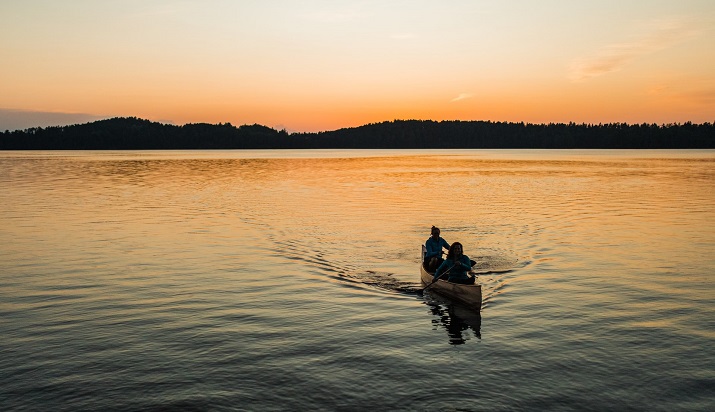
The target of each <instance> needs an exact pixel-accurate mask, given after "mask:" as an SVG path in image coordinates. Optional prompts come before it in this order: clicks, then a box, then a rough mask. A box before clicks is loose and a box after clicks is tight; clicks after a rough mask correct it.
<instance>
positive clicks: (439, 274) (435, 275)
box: [432, 260, 447, 280]
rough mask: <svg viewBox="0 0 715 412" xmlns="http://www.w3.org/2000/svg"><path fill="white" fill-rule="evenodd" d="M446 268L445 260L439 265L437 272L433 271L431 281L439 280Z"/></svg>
mask: <svg viewBox="0 0 715 412" xmlns="http://www.w3.org/2000/svg"><path fill="white" fill-rule="evenodd" d="M446 267H447V261H446V260H445V261H444V262H442V264H441V265H439V267H438V268H437V270H435V271H434V277H433V278H432V280H437V279H439V277H440V276H442V273H443V272H444V270H445V268H446Z"/></svg>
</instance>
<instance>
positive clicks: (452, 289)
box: [420, 264, 482, 310]
mask: <svg viewBox="0 0 715 412" xmlns="http://www.w3.org/2000/svg"><path fill="white" fill-rule="evenodd" d="M420 278H421V279H422V284H423V285H425V286H427V285H429V284H430V283H432V279H434V273H430V272H428V271H427V269H425V267H424V265H422V264H420ZM425 290H426V291H427V292H429V293H432V292H434V293H438V294H440V295H442V296H444V297H446V298H448V299H451V300H455V301H458V302H460V303H463V304H465V305H468V306H470V307H472V308H474V309H476V310H480V309H481V307H482V286H481V285H476V284H475V285H461V284H459V283H452V282H448V281H446V280H442V279H440V280H438V281H436V282H434V284H432V286H430V287H429V288H427V289H425Z"/></svg>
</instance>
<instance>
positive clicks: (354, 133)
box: [0, 117, 715, 150]
mask: <svg viewBox="0 0 715 412" xmlns="http://www.w3.org/2000/svg"><path fill="white" fill-rule="evenodd" d="M434 148H446V149H459V148H464V149H468V148H469V149H706V148H715V123H702V124H694V123H691V122H687V123H682V124H680V123H671V124H662V125H657V124H647V123H643V124H627V123H607V124H598V125H594V124H576V123H568V124H566V123H548V124H531V123H523V122H521V123H512V122H491V121H431V120H394V121H386V122H381V123H371V124H367V125H364V126H359V127H351V128H343V129H338V130H334V131H327V132H316V133H288V132H287V131H285V130H275V129H272V128H270V127H267V126H262V125H259V124H254V125H243V126H238V127H236V126H233V125H231V124H230V123H223V124H206V123H193V124H186V125H183V126H176V125H170V124H162V123H157V122H152V121H149V120H144V119H139V118H136V117H117V118H112V119H107V120H99V121H95V122H91V123H85V124H76V125H70V126H53V127H46V128H42V127H33V128H29V129H25V130H16V131H5V132H4V133H0V150H162V149H434Z"/></svg>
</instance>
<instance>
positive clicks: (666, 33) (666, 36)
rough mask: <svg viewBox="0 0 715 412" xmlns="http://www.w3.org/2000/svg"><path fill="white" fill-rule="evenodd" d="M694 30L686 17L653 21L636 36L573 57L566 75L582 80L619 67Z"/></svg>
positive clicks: (690, 34) (695, 31)
mask: <svg viewBox="0 0 715 412" xmlns="http://www.w3.org/2000/svg"><path fill="white" fill-rule="evenodd" d="M697 33H698V31H697V30H695V29H692V28H691V27H689V24H688V22H686V21H681V20H670V21H662V22H657V24H656V27H655V28H654V29H651V30H650V31H649V32H648V33H646V34H645V35H643V36H641V37H640V38H638V39H635V40H633V41H630V42H623V43H617V44H611V45H608V46H605V47H604V48H602V49H601V50H600V51H599V52H598V53H596V54H595V55H594V56H592V57H587V58H584V59H579V60H576V61H574V62H573V63H572V65H571V70H570V75H569V77H570V78H571V80H573V81H584V80H587V79H590V78H593V77H598V76H602V75H604V74H608V73H613V72H616V71H619V70H621V69H622V68H623V67H625V66H627V65H628V64H629V63H631V62H632V61H634V60H636V59H637V58H639V57H641V56H644V55H648V54H651V53H655V52H657V51H660V50H664V49H667V48H669V47H672V46H674V45H676V44H678V43H681V42H683V41H685V40H686V39H689V38H691V37H693V36H694V35H696V34H697Z"/></svg>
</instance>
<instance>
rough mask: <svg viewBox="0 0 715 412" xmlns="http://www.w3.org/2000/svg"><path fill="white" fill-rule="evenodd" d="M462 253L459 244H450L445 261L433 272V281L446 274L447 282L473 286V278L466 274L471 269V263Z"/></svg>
mask: <svg viewBox="0 0 715 412" xmlns="http://www.w3.org/2000/svg"><path fill="white" fill-rule="evenodd" d="M463 252H464V250H463V248H462V244H461V243H459V242H454V243H452V246H450V247H449V252H448V253H447V259H445V260H444V262H442V264H441V265H439V267H438V268H437V270H436V271H435V272H434V280H437V279H439V278H440V277H441V276H442V275H445V274H446V275H447V276H448V278H447V280H448V281H450V282H452V283H462V284H465V285H473V284H474V276H469V275H468V274H467V272H469V271H470V270H471V269H472V261H471V260H470V259H469V256H467V255H465V254H464V253H463Z"/></svg>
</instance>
